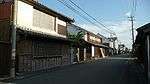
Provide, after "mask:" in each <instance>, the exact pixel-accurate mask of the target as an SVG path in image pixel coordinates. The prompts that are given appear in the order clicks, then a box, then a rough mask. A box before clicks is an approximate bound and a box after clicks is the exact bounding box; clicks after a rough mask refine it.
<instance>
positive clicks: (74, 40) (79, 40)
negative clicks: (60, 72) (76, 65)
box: [68, 31, 84, 62]
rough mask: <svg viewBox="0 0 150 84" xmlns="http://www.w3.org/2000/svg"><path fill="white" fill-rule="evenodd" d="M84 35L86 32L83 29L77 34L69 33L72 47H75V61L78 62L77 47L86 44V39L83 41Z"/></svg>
mask: <svg viewBox="0 0 150 84" xmlns="http://www.w3.org/2000/svg"><path fill="white" fill-rule="evenodd" d="M83 37H84V32H83V31H79V32H78V33H76V34H71V33H69V34H68V39H69V40H70V41H71V43H70V46H71V47H70V48H73V50H74V51H73V54H74V61H75V62H77V60H78V58H77V53H78V50H77V48H79V47H80V46H83V45H84V41H83Z"/></svg>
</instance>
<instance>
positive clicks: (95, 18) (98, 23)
mask: <svg viewBox="0 0 150 84" xmlns="http://www.w3.org/2000/svg"><path fill="white" fill-rule="evenodd" d="M69 1H70V2H71V3H72V4H73V5H74V6H76V7H77V8H78V9H80V10H81V11H82V12H84V13H85V14H86V15H88V16H89V17H90V18H92V19H93V20H94V21H95V22H97V23H98V24H100V25H101V26H103V27H104V28H106V29H107V30H109V31H111V32H113V31H112V30H110V29H108V28H107V27H106V26H105V25H104V24H103V23H101V22H99V21H98V20H97V19H96V18H95V17H93V16H91V15H90V14H88V13H87V12H86V11H85V10H83V9H82V8H81V7H80V6H78V5H77V4H76V3H74V2H73V1H72V0H69ZM112 34H114V35H115V32H113V33H112Z"/></svg>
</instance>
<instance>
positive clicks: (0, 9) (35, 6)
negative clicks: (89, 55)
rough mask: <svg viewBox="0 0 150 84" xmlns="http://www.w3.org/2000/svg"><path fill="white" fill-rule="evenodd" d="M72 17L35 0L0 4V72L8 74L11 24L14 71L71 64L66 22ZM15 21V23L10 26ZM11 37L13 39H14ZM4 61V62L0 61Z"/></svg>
mask: <svg viewBox="0 0 150 84" xmlns="http://www.w3.org/2000/svg"><path fill="white" fill-rule="evenodd" d="M71 22H73V20H72V19H70V18H68V17H66V16H64V15H62V14H60V13H58V12H56V11H54V10H51V9H49V8H47V7H46V6H44V5H42V4H40V3H38V2H36V1H34V0H16V2H14V0H2V2H1V3H0V46H1V47H0V68H1V69H0V75H3V73H4V72H5V74H4V75H9V74H10V68H11V58H12V54H11V53H12V52H13V50H12V37H13V36H12V32H13V31H12V27H14V26H15V28H16V39H15V41H16V45H15V46H16V50H15V51H14V52H16V53H15V54H16V55H15V62H14V63H15V64H14V65H15V66H14V67H15V72H16V73H26V72H33V71H39V70H45V69H50V68H53V67H57V66H63V65H68V64H70V63H71V62H70V48H69V43H68V42H69V40H68V39H67V24H70V23H71ZM12 24H15V25H12ZM13 40H14V39H13ZM2 60H3V61H2Z"/></svg>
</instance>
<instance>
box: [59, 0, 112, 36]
mask: <svg viewBox="0 0 150 84" xmlns="http://www.w3.org/2000/svg"><path fill="white" fill-rule="evenodd" d="M57 1H59V2H60V3H62V4H63V5H65V6H66V7H67V8H69V9H71V10H72V11H73V12H75V13H76V14H78V15H79V16H81V17H82V18H83V19H85V20H87V21H88V22H90V23H91V24H93V25H95V26H96V27H98V28H101V27H100V26H99V25H97V24H95V23H94V22H92V21H91V20H90V19H89V18H87V17H86V16H84V15H83V14H81V13H80V12H79V11H78V10H76V9H74V8H73V7H72V6H71V5H69V4H68V3H66V2H65V1H62V0H57ZM104 30H105V31H106V32H108V33H110V34H112V32H111V31H109V30H107V29H104Z"/></svg>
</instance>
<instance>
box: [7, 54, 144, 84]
mask: <svg viewBox="0 0 150 84" xmlns="http://www.w3.org/2000/svg"><path fill="white" fill-rule="evenodd" d="M115 58H116V59H115ZM132 61H133V59H120V58H119V59H117V57H111V58H106V59H99V60H96V61H90V62H87V63H82V64H77V65H73V66H69V67H66V68H63V69H60V70H56V71H53V72H48V73H44V74H40V75H36V76H33V77H29V78H25V79H21V80H15V81H10V82H9V83H14V84H144V81H143V79H144V78H143V77H142V75H140V74H142V73H140V72H138V73H137V71H136V70H138V69H136V70H135V68H136V66H135V65H134V64H132V63H131V62H132ZM132 66H134V67H132ZM132 69H133V70H132Z"/></svg>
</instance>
